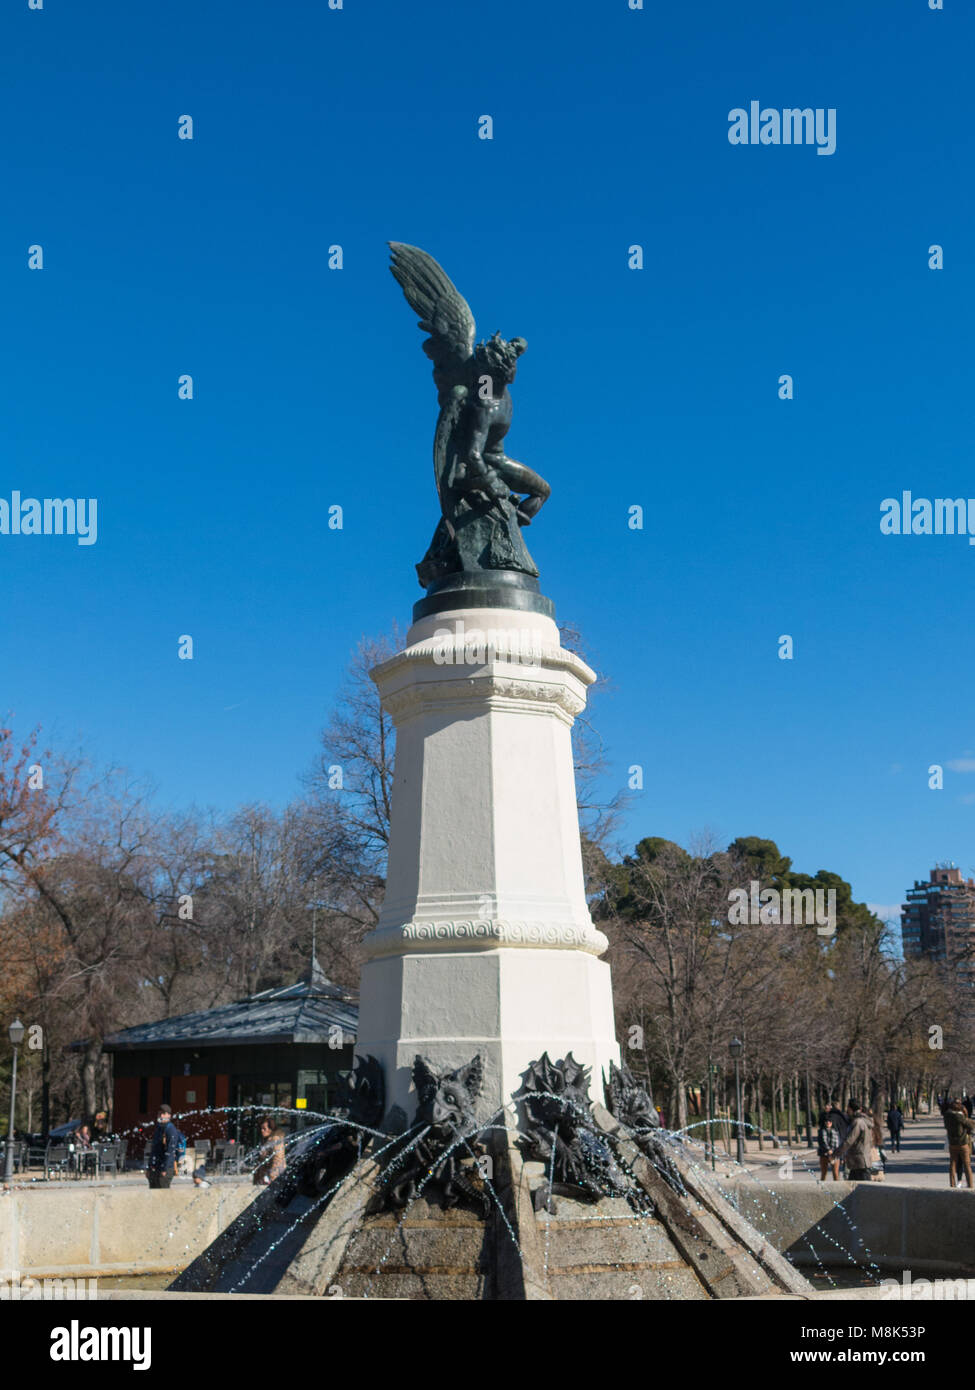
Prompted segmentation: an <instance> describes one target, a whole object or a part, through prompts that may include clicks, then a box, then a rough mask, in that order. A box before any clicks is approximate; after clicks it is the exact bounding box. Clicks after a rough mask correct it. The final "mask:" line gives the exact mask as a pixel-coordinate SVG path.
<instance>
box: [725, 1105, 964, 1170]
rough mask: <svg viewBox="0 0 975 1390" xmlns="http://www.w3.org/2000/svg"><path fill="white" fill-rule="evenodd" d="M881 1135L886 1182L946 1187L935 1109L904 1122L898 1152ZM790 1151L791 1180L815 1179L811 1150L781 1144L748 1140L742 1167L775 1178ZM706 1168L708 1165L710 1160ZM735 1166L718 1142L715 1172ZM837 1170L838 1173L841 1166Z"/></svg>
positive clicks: (815, 1159)
mask: <svg viewBox="0 0 975 1390" xmlns="http://www.w3.org/2000/svg"><path fill="white" fill-rule="evenodd" d="M884 1138H885V1140H888V1146H887V1147H885V1150H884V1152H885V1153H886V1155H887V1175H886V1177H885V1179H884V1181H885V1182H886V1183H888V1184H893V1185H894V1186H897V1187H947V1186H948V1150H947V1149H946V1147H945V1127H944V1123H943V1122H942V1119H941V1116H940V1115H939V1114H938V1113H937V1112H935V1114H934V1116H933V1117H932V1116H928V1115H919V1116H918V1118H917V1120H916V1121H913V1122H912V1121H911V1120H908V1121H907V1124H906V1126H905V1128H904V1130H903V1132H902V1134H901V1151H900V1153H893V1152H892V1151H891V1150H890V1147H889V1137H888V1135H887V1131H886V1130H885V1131H884ZM731 1147H732V1152H734V1147H735V1145H734V1141H733V1140H732V1145H731ZM790 1153H791V1155H792V1174H791V1177H792V1181H794V1182H795V1181H805V1182H818V1181H819V1159H818V1157H817V1155H816V1150H815V1149H806V1148H792V1149H787V1148H785V1147H784V1146H783V1147H782V1148H780V1149H772V1148H770V1147H769V1146H768V1144H766V1147H765V1150H764V1152H762V1153H759V1152H758V1145H757V1143H755V1142H754V1141H751V1143H750V1144H749V1152H748V1153H747V1154H746V1156H745V1167H746V1168H747V1169H748V1171H749V1172H750V1173H754V1175H755V1177H756V1178H759V1179H761V1181H763V1182H768V1181H775V1179H777V1178H779V1177H780V1176H781V1177H784V1176H785V1174H784V1173H783V1171H782V1162H783V1159H785V1158H786V1157H787V1156H788V1155H789V1154H790ZM708 1167H710V1160H709V1161H708ZM736 1169H737V1164H735V1163H729V1161H728V1158H727V1155H726V1154H725V1153H724V1150H723V1147H722V1146H720V1145H719V1149H718V1157H717V1170H716V1171H717V1172H718V1173H719V1174H721V1175H723V1176H730V1175H731V1174H732V1172H733V1171H735V1170H736ZM840 1171H841V1173H842V1169H841V1170H840ZM827 1181H828V1182H832V1181H833V1179H832V1177H829V1178H828V1179H827Z"/></svg>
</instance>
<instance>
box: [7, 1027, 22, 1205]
mask: <svg viewBox="0 0 975 1390" xmlns="http://www.w3.org/2000/svg"><path fill="white" fill-rule="evenodd" d="M7 1031H8V1033H9V1035H10V1041H11V1042H12V1043H13V1049H14V1061H13V1067H12V1068H11V1071H10V1120H9V1122H8V1124H7V1145H6V1148H5V1150H4V1161H3V1180H4V1182H5V1183H7V1184H8V1186H9V1184H10V1180H11V1179H12V1178H13V1175H14V1106H15V1105H16V1103H17V1049H18V1047H19V1046H20V1044H21V1043H22V1042H23V1041H24V1025H23V1024H22V1023H21V1021H20V1019H19V1018H15V1019H14V1021H13V1023H11V1025H10V1027H9V1029H8V1030H7Z"/></svg>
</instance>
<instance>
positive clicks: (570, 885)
mask: <svg viewBox="0 0 975 1390" xmlns="http://www.w3.org/2000/svg"><path fill="white" fill-rule="evenodd" d="M372 676H373V679H374V680H375V682H376V684H377V686H378V687H379V691H380V693H381V695H382V699H383V703H384V705H385V707H386V709H387V710H388V711H389V713H390V715H391V717H392V718H393V721H394V722H395V724H396V729H397V735H396V738H397V743H396V769H395V779H394V789H393V804H392V823H391V835H390V851H389V870H388V876H387V882H386V899H385V905H384V907H383V911H382V915H381V917H380V921H379V925H378V926H377V928H376V930H375V931H373V932H372V933H370V935H369V936H368V937H367V938H366V948H367V951H368V956H369V958H368V960H367V963H366V965H365V966H364V968H363V972H362V986H361V1001H360V1017H359V1035H358V1043H357V1047H356V1051H357V1053H359V1054H361V1055H367V1054H369V1053H372V1054H373V1055H374V1056H376V1057H378V1058H379V1060H380V1061H381V1062H382V1063H383V1069H384V1072H385V1076H386V1102H387V1108H389V1107H391V1106H392V1105H399V1106H400V1107H401V1108H402V1109H403V1110H404V1111H405V1112H406V1115H407V1117H408V1118H409V1120H410V1121H412V1119H413V1115H414V1112H415V1105H416V1101H415V1096H414V1095H412V1094H411V1070H412V1066H413V1059H414V1056H415V1055H416V1053H418V1052H419V1053H422V1054H423V1055H424V1056H425V1057H427V1058H429V1060H430V1061H431V1062H432V1063H433V1064H434V1065H435V1066H437V1067H441V1068H443V1069H447V1068H454V1067H458V1066H462V1065H464V1064H465V1063H467V1062H469V1061H470V1059H471V1058H472V1057H473V1056H474V1054H475V1053H478V1052H479V1053H480V1054H481V1057H482V1059H483V1061H484V1067H485V1079H484V1091H483V1094H482V1102H481V1107H480V1113H481V1117H485V1116H487V1115H489V1114H491V1113H493V1112H495V1111H497V1110H499V1109H501V1107H502V1106H504V1105H507V1104H508V1102H509V1101H510V1098H511V1096H512V1094H513V1093H514V1092H515V1091H517V1090H518V1089H519V1087H520V1085H521V1073H522V1072H523V1071H524V1070H525V1068H526V1067H527V1066H528V1064H529V1063H530V1062H532V1061H534V1060H535V1059H537V1058H538V1057H540V1056H541V1054H542V1053H543V1052H545V1051H547V1052H548V1053H549V1056H550V1057H551V1058H552V1059H553V1060H556V1059H558V1058H559V1057H562V1056H564V1055H565V1053H566V1052H569V1051H571V1052H572V1053H573V1055H574V1056H575V1058H576V1059H577V1061H579V1062H582V1063H583V1064H585V1065H586V1066H589V1067H591V1068H592V1095H593V1098H594V1099H595V1100H602V1072H603V1070H605V1071H606V1072H607V1073H608V1071H609V1063H610V1060H613V1061H616V1062H618V1061H619V1048H618V1046H617V1044H616V1040H615V1028H614V1022H613V1002H612V990H611V985H610V973H609V967H608V965H606V964H605V962H603V961H600V960H599V959H598V957H599V956H600V955H601V954H602V953H603V951H604V950H605V949H606V945H607V942H606V938H605V937H604V936H603V935H602V934H601V933H600V932H598V931H597V930H596V929H595V928H594V926H593V924H592V920H591V918H590V916H589V911H588V908H587V906H586V899H585V891H584V887H583V876H582V859H581V853H580V847H579V823H578V816H577V811H576V801H575V778H574V774H573V766H572V748H571V737H570V730H571V727H572V722H573V719H574V718H575V716H576V715H577V714H578V713H579V712H580V711H581V710H582V709H583V708H584V706H585V700H586V695H585V692H586V687H587V686H588V685H589V684H591V682H592V681H593V680H594V678H595V677H594V675H593V672H592V671H591V670H590V669H589V667H588V666H586V664H585V663H584V662H583V661H581V660H580V659H579V658H578V657H577V656H575V655H573V654H572V653H571V652H568V651H566V650H564V649H563V648H562V646H561V645H560V643H559V634H558V628H557V627H556V625H555V622H554V621H553V620H552V619H551V618H548V617H544V616H542V615H540V614H537V613H525V612H520V611H517V610H514V609H507V608H505V609H499V608H490V609H458V610H453V611H450V612H448V613H441V614H436V615H434V616H431V617H427V618H423V619H421V620H420V621H419V622H417V623H415V624H414V625H413V627H412V628H411V629H410V631H409V633H408V635H407V646H406V648H405V650H404V651H402V652H400V653H399V654H398V655H397V656H395V657H393V658H392V659H391V660H390V661H387V662H384V663H383V664H382V665H381V666H378V667H377V668H376V669H375V670H374V671H373V673H372Z"/></svg>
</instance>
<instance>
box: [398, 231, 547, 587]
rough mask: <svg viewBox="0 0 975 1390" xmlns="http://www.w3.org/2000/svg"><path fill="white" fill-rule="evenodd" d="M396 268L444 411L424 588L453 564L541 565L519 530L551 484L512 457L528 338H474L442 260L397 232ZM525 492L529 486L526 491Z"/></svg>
mask: <svg viewBox="0 0 975 1390" xmlns="http://www.w3.org/2000/svg"><path fill="white" fill-rule="evenodd" d="M389 245H390V248H391V250H392V253H393V256H392V264H391V265H390V269H391V270H392V272H393V275H394V276H395V277H396V279H397V281H398V282H399V284H400V285H401V287H402V290H403V293H404V294H405V295H406V298H407V301H408V302H409V304H410V306H411V307H412V308H413V309H414V310H415V312H416V313H417V314H419V315H420V327H421V328H422V329H423V331H424V332H425V333H429V334H430V336H429V338H427V340H426V341H425V342H424V344H423V351H424V352H425V353H426V355H427V356H428V357H429V358H430V360H431V362H432V363H433V380H434V383H435V385H436V388H437V397H438V399H439V402H440V416H439V419H438V420H437V429H436V433H435V435H434V440H433V467H434V474H435V477H436V483H437V492H438V494H439V497H440V512H441V515H440V521H439V522H438V524H437V529H436V531H435V532H434V534H433V540H432V541H431V542H430V548H429V549H428V551H427V553H426V555H425V556H424V557H423V559H422V560H421V561H420V563H419V564H418V565H417V567H416V572H417V577H418V578H419V581H420V584H421V586H422V587H423V588H424V589H428V588H429V587H430V585H431V584H433V583H435V581H436V580H438V579H442V578H444V577H445V576H446V575H449V574H457V573H460V572H462V571H465V570H466V571H471V570H518V571H520V572H521V573H523V574H528V575H531V576H532V577H533V578H537V576H538V570H537V569H536V568H535V564H534V561H533V560H532V558H531V556H530V555H529V553H528V549H527V547H526V546H525V543H524V541H523V540H522V538H521V528H522V527H523V526H528V525H530V523H531V520H532V517H534V516H536V515H537V513H538V510H539V508H540V507H541V506H542V504H543V503H544V502H545V500H546V499H547V498H548V496H549V493H550V491H551V489H550V488H549V485H548V483H547V482H546V481H545V479H544V478H542V477H540V476H539V475H538V474H537V473H535V472H533V471H532V469H530V468H526V467H525V465H524V464H523V463H518V462H517V461H516V460H515V459H512V458H509V457H508V456H507V454H506V453H505V451H504V437H505V435H506V434H507V433H508V429H509V426H510V425H511V405H512V403H511V392H510V391H509V390H508V387H509V386H510V385H511V383H512V382H513V381H514V379H515V372H516V370H517V363H518V358H519V357H520V356H521V354H522V353H523V352H524V351H525V348H526V347H527V344H526V342H525V340H524V338H511V339H508V340H506V339H504V338H502V337H501V335H500V333H495V335H494V337H493V338H490V339H488V340H487V341H486V342H480V343H478V344H477V345H476V346H475V345H474V331H475V330H474V317H473V315H472V314H471V311H470V308H469V307H468V305H467V301H466V300H465V299H464V298H463V296H462V295H460V294H459V293H458V292H457V290H456V288H455V287H454V285H453V284H452V283H451V281H450V280H449V279H448V277H447V276H446V275H445V274H444V272H443V270H442V269H441V267H440V266H439V265H438V264H437V262H436V261H435V260H434V259H433V257H432V256H429V255H428V254H427V253H426V251H421V250H420V248H419V247H417V246H405V245H404V244H403V243H402V242H399V241H391V242H390V243H389ZM521 494H524V495H521Z"/></svg>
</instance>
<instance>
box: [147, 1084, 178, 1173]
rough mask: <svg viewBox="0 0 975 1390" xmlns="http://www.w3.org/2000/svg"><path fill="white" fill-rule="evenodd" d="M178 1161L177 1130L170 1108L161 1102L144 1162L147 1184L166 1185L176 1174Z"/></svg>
mask: <svg viewBox="0 0 975 1390" xmlns="http://www.w3.org/2000/svg"><path fill="white" fill-rule="evenodd" d="M178 1162H179V1130H178V1129H177V1128H176V1126H175V1125H174V1124H173V1112H172V1110H171V1109H170V1108H169V1106H168V1105H166V1104H163V1105H160V1107H159V1111H158V1114H157V1115H156V1125H155V1128H154V1129H153V1131H152V1140H151V1142H150V1145H149V1161H148V1163H147V1164H146V1177H147V1178H148V1179H149V1186H150V1187H151V1188H157V1187H168V1186H169V1184H170V1183H171V1182H172V1180H173V1178H174V1177H175V1176H176V1165H177V1163H178Z"/></svg>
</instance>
